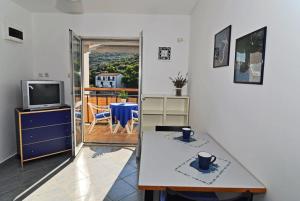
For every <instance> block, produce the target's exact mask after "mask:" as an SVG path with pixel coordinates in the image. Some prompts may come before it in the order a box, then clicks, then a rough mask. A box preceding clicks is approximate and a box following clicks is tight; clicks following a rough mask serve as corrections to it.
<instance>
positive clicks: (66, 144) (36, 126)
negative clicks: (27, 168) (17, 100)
mask: <svg viewBox="0 0 300 201" xmlns="http://www.w3.org/2000/svg"><path fill="white" fill-rule="evenodd" d="M71 125H72V124H71V108H70V107H69V106H65V107H63V108H56V109H47V110H34V111H27V110H23V109H21V108H18V109H16V129H17V132H16V133H17V136H16V139H17V148H18V154H19V155H20V159H21V166H22V167H23V164H24V162H27V161H31V160H35V159H38V158H42V157H46V156H50V155H53V154H58V153H62V152H67V151H71V149H72V137H71V133H72V126H71Z"/></svg>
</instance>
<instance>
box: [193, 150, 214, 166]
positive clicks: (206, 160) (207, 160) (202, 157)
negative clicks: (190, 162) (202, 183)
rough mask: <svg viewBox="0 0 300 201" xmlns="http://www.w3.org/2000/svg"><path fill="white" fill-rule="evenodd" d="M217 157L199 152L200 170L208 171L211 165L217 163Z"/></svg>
mask: <svg viewBox="0 0 300 201" xmlns="http://www.w3.org/2000/svg"><path fill="white" fill-rule="evenodd" d="M216 159H217V157H215V156H214V155H212V154H210V153H207V152H204V151H202V152H199V153H198V160H199V168H200V169H202V170H208V169H209V165H210V164H212V163H214V162H215V161H216Z"/></svg>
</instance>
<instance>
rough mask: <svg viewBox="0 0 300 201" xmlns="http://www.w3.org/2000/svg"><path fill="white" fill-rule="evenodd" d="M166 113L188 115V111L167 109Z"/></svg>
mask: <svg viewBox="0 0 300 201" xmlns="http://www.w3.org/2000/svg"><path fill="white" fill-rule="evenodd" d="M167 115H184V116H186V115H188V113H187V112H185V111H178V110H169V111H167Z"/></svg>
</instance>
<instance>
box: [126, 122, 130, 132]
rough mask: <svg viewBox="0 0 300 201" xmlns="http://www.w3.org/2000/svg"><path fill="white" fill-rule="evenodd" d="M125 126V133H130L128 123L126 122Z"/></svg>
mask: <svg viewBox="0 0 300 201" xmlns="http://www.w3.org/2000/svg"><path fill="white" fill-rule="evenodd" d="M125 128H126V131H127V133H128V134H131V130H130V128H129V125H128V123H127V124H126V126H125Z"/></svg>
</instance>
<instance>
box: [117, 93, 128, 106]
mask: <svg viewBox="0 0 300 201" xmlns="http://www.w3.org/2000/svg"><path fill="white" fill-rule="evenodd" d="M119 98H120V99H121V103H126V100H127V98H128V93H127V92H126V91H121V92H120V93H119Z"/></svg>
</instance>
